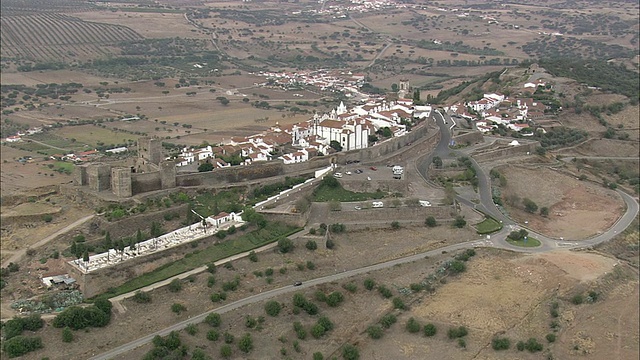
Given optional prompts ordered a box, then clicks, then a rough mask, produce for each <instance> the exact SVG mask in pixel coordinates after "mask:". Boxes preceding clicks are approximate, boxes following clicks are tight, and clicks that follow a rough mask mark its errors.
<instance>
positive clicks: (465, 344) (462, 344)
mask: <svg viewBox="0 0 640 360" xmlns="http://www.w3.org/2000/svg"><path fill="white" fill-rule="evenodd" d="M458 346H460V347H461V348H463V349H464V348H466V347H467V342H466V341H465V340H464V339H462V338H460V339H458Z"/></svg>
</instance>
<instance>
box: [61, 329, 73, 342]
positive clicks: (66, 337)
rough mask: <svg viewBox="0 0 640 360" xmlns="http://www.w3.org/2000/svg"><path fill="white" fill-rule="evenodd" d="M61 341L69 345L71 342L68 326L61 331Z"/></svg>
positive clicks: (70, 332)
mask: <svg viewBox="0 0 640 360" xmlns="http://www.w3.org/2000/svg"><path fill="white" fill-rule="evenodd" d="M62 341H63V342H66V343H70V342H72V341H73V332H72V331H71V329H70V328H69V327H68V326H66V327H65V328H64V330H62Z"/></svg>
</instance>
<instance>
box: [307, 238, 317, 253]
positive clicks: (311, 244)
mask: <svg viewBox="0 0 640 360" xmlns="http://www.w3.org/2000/svg"><path fill="white" fill-rule="evenodd" d="M305 247H306V248H307V249H308V250H311V251H313V250H316V249H317V248H318V244H317V243H316V242H315V241H313V240H309V241H307V243H306V244H305Z"/></svg>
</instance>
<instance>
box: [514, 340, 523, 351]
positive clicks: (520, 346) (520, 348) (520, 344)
mask: <svg viewBox="0 0 640 360" xmlns="http://www.w3.org/2000/svg"><path fill="white" fill-rule="evenodd" d="M516 349H518V351H524V341H522V340H520V341H518V343H517V344H516Z"/></svg>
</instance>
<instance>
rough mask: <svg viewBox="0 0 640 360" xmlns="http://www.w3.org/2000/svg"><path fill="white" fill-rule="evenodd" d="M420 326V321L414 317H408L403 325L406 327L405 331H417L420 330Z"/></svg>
mask: <svg viewBox="0 0 640 360" xmlns="http://www.w3.org/2000/svg"><path fill="white" fill-rule="evenodd" d="M420 328H421V326H420V323H419V322H418V321H417V320H416V319H414V318H409V320H408V321H407V324H406V325H405V329H407V331H408V332H410V333H417V332H418V331H420Z"/></svg>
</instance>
